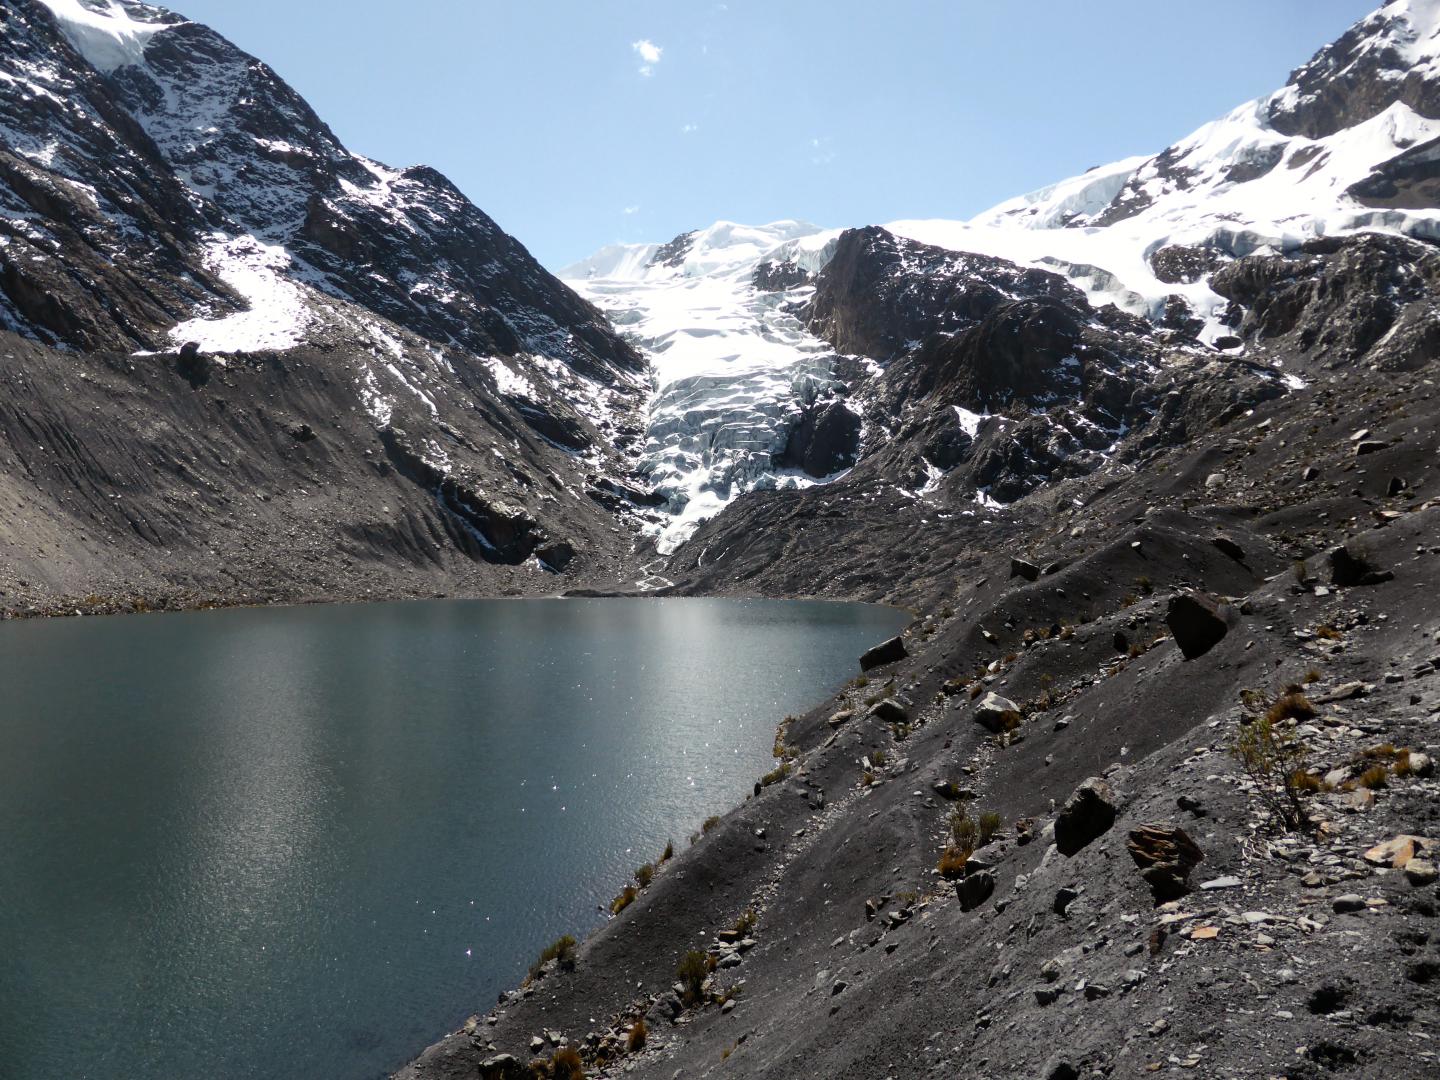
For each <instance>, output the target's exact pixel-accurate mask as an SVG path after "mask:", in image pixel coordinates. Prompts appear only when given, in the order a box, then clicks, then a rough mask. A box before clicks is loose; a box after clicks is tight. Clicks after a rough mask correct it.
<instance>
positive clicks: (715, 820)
mask: <svg viewBox="0 0 1440 1080" xmlns="http://www.w3.org/2000/svg"><path fill="white" fill-rule="evenodd" d="M719 824H720V816H719V815H718V814H711V815H710V816H709V817H707V818H706V819H705V820H704V821H702V822H701V823H700V831H701V832H702V833H703V834H705V835H706V836H708V835H710V832H711V831H712V830H713V829H714V828H715V827H716V826H717V825H719Z"/></svg>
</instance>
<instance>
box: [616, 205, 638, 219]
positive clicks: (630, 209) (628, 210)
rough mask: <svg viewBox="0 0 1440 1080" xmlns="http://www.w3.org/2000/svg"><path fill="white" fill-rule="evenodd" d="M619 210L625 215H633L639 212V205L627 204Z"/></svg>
mask: <svg viewBox="0 0 1440 1080" xmlns="http://www.w3.org/2000/svg"><path fill="white" fill-rule="evenodd" d="M620 212H621V213H622V214H624V215H625V216H626V217H634V216H635V215H636V214H638V213H639V212H640V207H638V206H627V207H625V209H624V210H621V211H620Z"/></svg>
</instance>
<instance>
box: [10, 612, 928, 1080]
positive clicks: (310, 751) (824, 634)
mask: <svg viewBox="0 0 1440 1080" xmlns="http://www.w3.org/2000/svg"><path fill="white" fill-rule="evenodd" d="M908 621H909V617H908V616H907V615H905V614H904V613H902V612H898V611H896V610H893V609H889V608H883V607H876V606H869V605H860V604H836V603H824V602H791V601H764V600H689V599H684V600H682V599H634V600H629V599H604V600H486V601H425V602H414V603H394V604H374V605H341V606H329V607H296V608H271V609H254V610H233V611H219V612H195V613H187V614H166V615H146V616H126V617H117V618H83V619H59V620H46V621H36V622H9V623H0V1077H4V1078H5V1080H58V1078H62V1077H63V1078H66V1080H73V1078H77V1077H94V1078H97V1080H111V1078H117V1080H118V1078H124V1080H151V1078H154V1080H160V1078H165V1080H180V1078H189V1077H201V1076H204V1077H209V1078H217V1080H230V1078H249V1077H256V1078H260V1077H264V1078H267V1080H277V1078H288V1077H297V1078H298V1077H308V1078H314V1077H325V1078H327V1080H332V1078H333V1080H362V1078H369V1077H375V1076H382V1075H384V1074H385V1073H387V1072H388V1071H390V1070H392V1069H394V1068H398V1067H399V1066H400V1065H402V1064H403V1063H404V1062H405V1061H406V1060H408V1059H409V1058H410V1057H411V1056H413V1055H414V1054H416V1053H418V1052H419V1051H420V1050H421V1049H422V1048H423V1047H424V1046H426V1045H427V1044H428V1043H430V1042H432V1041H433V1040H434V1039H435V1038H437V1037H439V1036H440V1035H441V1034H442V1033H443V1032H444V1031H446V1030H449V1029H452V1028H454V1027H456V1026H458V1025H459V1023H460V1022H461V1021H462V1020H463V1019H464V1018H465V1017H466V1016H468V1015H470V1014H471V1013H473V1012H477V1011H480V1012H483V1011H486V1010H488V1009H489V1008H490V1007H491V1006H492V1005H493V1003H494V1001H495V997H496V995H497V993H498V992H500V991H501V990H503V989H506V988H509V987H513V986H515V985H517V984H518V983H519V981H520V980H521V979H522V978H523V976H524V973H525V970H526V968H527V967H528V966H529V964H530V962H531V961H532V960H533V959H534V958H535V956H536V954H537V953H538V952H539V951H540V949H541V948H542V947H543V946H544V945H545V944H546V943H548V942H549V941H551V940H553V939H554V938H555V937H557V936H558V935H560V934H562V933H567V932H570V933H574V934H575V935H576V936H577V937H581V936H583V935H584V934H585V933H586V932H587V931H589V930H590V929H592V928H593V927H595V926H596V925H598V924H599V923H600V922H601V921H603V918H604V917H603V916H602V915H601V914H600V913H599V911H598V909H597V905H601V904H607V903H608V902H609V900H610V899H611V898H612V897H613V896H614V895H615V894H616V893H617V892H618V891H619V890H620V888H621V886H622V885H624V884H625V882H626V881H627V879H628V878H629V876H630V874H631V872H632V871H633V870H634V868H635V867H637V866H638V865H640V864H641V863H643V862H648V861H651V860H653V859H655V858H656V857H657V856H658V855H659V854H660V852H661V850H662V849H663V848H664V847H665V844H666V842H667V840H672V839H673V840H674V841H675V844H676V849H677V850H679V849H680V848H682V847H684V846H685V844H686V843H687V841H688V837H689V835H690V834H691V833H692V832H693V831H695V830H696V829H697V828H698V826H699V824H700V822H701V821H703V820H704V819H705V818H706V817H707V816H709V815H711V814H714V813H719V812H722V811H724V810H726V809H727V808H729V807H730V806H733V805H734V804H735V803H736V802H738V801H739V800H740V799H741V798H743V796H744V795H745V794H746V793H747V792H748V791H749V790H750V788H751V786H752V784H753V782H754V781H755V779H756V778H757V777H758V776H759V775H760V774H761V773H763V772H765V771H767V770H768V769H770V768H771V767H772V765H773V762H772V760H771V745H772V741H773V738H774V732H775V725H776V723H777V721H778V720H779V719H780V718H781V717H782V716H783V715H784V714H785V713H787V712H797V711H801V710H803V709H806V708H808V707H810V706H813V705H814V704H816V703H817V702H818V701H819V700H821V699H822V698H823V697H824V696H825V695H826V694H827V693H828V692H830V691H832V690H834V689H835V688H837V687H838V686H839V684H840V683H842V682H843V681H844V680H845V679H846V678H848V677H849V676H851V675H854V674H856V673H857V671H858V666H857V664H856V658H857V657H858V656H859V655H860V653H861V652H862V651H863V650H864V649H865V648H867V647H869V646H870V645H873V644H875V643H876V642H878V641H880V640H883V639H884V638H886V637H889V636H891V635H893V634H895V633H896V632H897V631H898V630H899V629H900V628H901V627H902V626H903V625H904V624H905V623H906V622H908Z"/></svg>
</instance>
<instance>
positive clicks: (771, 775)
mask: <svg viewBox="0 0 1440 1080" xmlns="http://www.w3.org/2000/svg"><path fill="white" fill-rule="evenodd" d="M789 775H790V762H788V761H782V762H781V763H780V764H779V765H776V766H775V768H773V769H771V770H770V771H769V772H767V773H766V774H765V775H764V776H762V777H760V786H761V787H771V786H772V785H775V784H778V783H779V782H780V781H781V780H784V779H785V778H786V777H787V776H789Z"/></svg>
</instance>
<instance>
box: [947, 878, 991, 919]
mask: <svg viewBox="0 0 1440 1080" xmlns="http://www.w3.org/2000/svg"><path fill="white" fill-rule="evenodd" d="M994 892H995V875H994V874H992V873H990V871H988V870H981V871H980V872H979V873H975V874H969V875H967V876H966V877H963V878H961V879H960V880H959V881H957V882H956V883H955V896H956V898H957V899H958V900H959V901H960V910H961V911H974V910H975V909H976V908H977V907H979V906H980V905H981V904H983V903H985V901H986V900H989V899H990V897H991V896H992V895H993V894H994Z"/></svg>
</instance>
